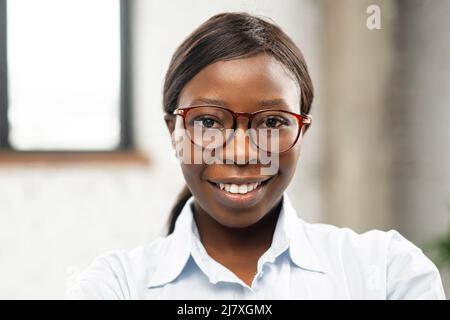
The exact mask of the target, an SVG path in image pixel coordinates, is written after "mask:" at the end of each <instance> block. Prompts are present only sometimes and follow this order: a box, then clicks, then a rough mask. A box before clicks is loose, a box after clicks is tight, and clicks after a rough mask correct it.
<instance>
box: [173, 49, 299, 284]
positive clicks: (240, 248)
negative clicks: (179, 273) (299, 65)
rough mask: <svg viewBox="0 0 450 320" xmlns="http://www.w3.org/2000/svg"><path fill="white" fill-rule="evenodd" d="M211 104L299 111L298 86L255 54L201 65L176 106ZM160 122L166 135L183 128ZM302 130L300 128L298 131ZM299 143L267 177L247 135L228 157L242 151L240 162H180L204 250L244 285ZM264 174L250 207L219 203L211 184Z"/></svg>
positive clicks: (243, 122) (262, 248)
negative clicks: (262, 182) (258, 194)
mask: <svg viewBox="0 0 450 320" xmlns="http://www.w3.org/2000/svg"><path fill="white" fill-rule="evenodd" d="M210 100H214V101H210ZM213 102H214V104H215V105H221V106H224V107H226V108H229V109H230V110H232V111H234V112H255V111H258V110H262V109H274V110H275V109H282V110H286V111H291V112H296V113H299V112H300V89H299V85H298V83H297V82H296V81H295V79H294V78H293V76H292V75H291V74H290V72H289V71H288V70H287V69H286V68H285V67H284V66H283V65H282V64H281V63H279V62H278V61H277V60H276V59H275V58H274V57H272V56H270V55H267V54H258V55H256V56H253V57H250V58H242V59H235V60H229V61H219V62H215V63H213V64H211V65H209V66H207V67H205V68H204V69H203V70H201V71H200V72H199V73H198V74H197V75H196V76H195V77H194V78H193V79H191V80H190V81H189V82H188V83H187V84H186V85H185V87H184V88H183V90H182V92H181V94H180V96H179V104H178V105H179V106H181V107H188V106H194V105H200V104H201V105H205V104H209V105H211V104H212V103H213ZM165 120H166V123H167V126H168V128H169V131H170V133H172V132H173V131H174V130H177V129H179V128H182V127H183V125H182V118H181V117H178V116H173V115H166V116H165ZM237 126H238V128H240V129H243V130H246V129H247V119H245V118H239V119H238V123H237ZM307 128H308V127H306V126H304V127H303V129H302V135H303V134H304V133H305V131H306V130H307ZM300 138H301V137H300ZM300 141H301V139H299V141H298V142H297V143H296V145H295V146H294V147H293V148H292V149H290V150H289V151H287V152H285V153H282V154H280V155H279V169H278V171H277V172H276V173H274V174H272V175H270V176H269V177H264V176H262V174H261V170H260V169H261V168H262V167H263V165H262V164H260V163H259V162H258V163H257V164H248V162H249V161H250V160H251V159H252V158H254V157H256V158H257V157H258V154H257V152H256V150H254V148H253V147H252V146H251V143H250V142H249V141H248V139H246V140H245V143H240V144H237V145H236V146H235V148H234V151H235V152H234V153H235V155H234V157H237V154H238V153H243V154H244V156H245V160H246V161H247V162H246V163H245V164H236V161H235V162H234V163H233V164H210V165H207V164H183V163H182V164H181V168H182V172H183V175H184V177H185V180H186V183H187V185H188V187H189V189H190V190H191V192H192V194H193V196H194V198H195V213H194V217H195V220H196V223H197V227H198V230H199V234H200V237H201V241H202V243H203V245H204V247H205V249H206V251H207V253H208V254H209V255H210V256H211V257H212V258H213V259H215V260H216V261H217V262H219V263H221V264H222V265H224V266H225V267H227V268H228V269H229V270H231V271H232V272H233V273H234V274H236V275H237V276H238V277H239V278H240V279H241V280H242V281H243V282H244V283H246V284H247V285H248V286H251V284H252V281H253V279H254V276H255V274H256V272H257V262H258V259H259V258H260V257H261V256H262V255H263V254H264V252H266V251H267V250H268V249H269V248H270V246H271V243H272V238H273V233H274V230H275V226H276V222H277V219H278V215H279V212H280V205H281V198H282V195H283V192H284V191H285V189H286V188H287V186H288V184H289V182H290V180H291V179H292V177H293V175H294V173H295V169H296V166H297V161H298V158H299V155H300ZM196 147H197V146H195V145H192V148H196ZM232 160H236V159H234V158H233V159H232ZM267 178H270V179H269V180H267V182H266V183H265V185H264V188H263V189H262V191H261V192H260V193H261V195H260V196H259V197H258V198H257V201H254V203H251V204H250V205H248V204H243V205H242V204H234V203H229V202H227V201H222V200H221V199H220V197H219V198H218V197H217V192H218V191H217V190H216V187H215V186H214V184H213V183H212V182H214V181H215V182H217V181H228V180H227V179H232V180H233V181H235V182H236V183H239V181H240V180H239V179H243V180H242V181H244V183H245V181H247V180H246V179H251V181H253V179H257V180H258V179H261V180H262V179H267Z"/></svg>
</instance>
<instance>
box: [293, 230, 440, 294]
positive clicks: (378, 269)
mask: <svg viewBox="0 0 450 320" xmlns="http://www.w3.org/2000/svg"><path fill="white" fill-rule="evenodd" d="M302 223H303V226H304V230H305V234H306V237H307V238H308V239H309V241H310V242H311V243H312V245H313V247H314V248H315V249H316V251H317V254H318V255H319V256H321V259H322V260H324V261H327V262H328V264H329V265H330V264H334V265H336V264H337V262H338V264H339V265H340V266H342V268H343V269H345V270H346V271H345V272H347V273H351V274H352V275H360V276H361V277H360V278H361V279H365V280H367V279H369V278H370V277H373V278H376V279H385V283H384V286H385V288H386V298H388V299H445V294H444V291H443V287H442V281H441V278H440V275H439V271H438V269H437V268H436V266H435V265H434V264H433V262H432V261H431V260H430V259H429V258H428V257H427V256H426V255H425V254H424V253H423V251H422V250H421V249H420V248H419V247H417V246H416V245H415V244H413V243H412V242H411V241H409V240H408V239H406V238H405V237H404V236H403V235H402V234H400V232H398V231H397V230H389V231H381V230H370V231H367V232H364V233H357V232H355V231H353V230H351V229H349V228H339V227H336V226H332V225H328V224H310V223H306V222H302ZM330 268H331V269H333V266H332V265H330Z"/></svg>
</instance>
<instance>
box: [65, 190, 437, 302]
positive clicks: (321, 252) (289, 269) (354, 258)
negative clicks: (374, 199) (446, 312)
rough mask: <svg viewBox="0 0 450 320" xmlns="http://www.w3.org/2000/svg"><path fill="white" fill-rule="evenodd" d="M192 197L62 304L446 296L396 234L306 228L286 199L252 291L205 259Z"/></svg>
mask: <svg viewBox="0 0 450 320" xmlns="http://www.w3.org/2000/svg"><path fill="white" fill-rule="evenodd" d="M193 201H194V199H193V198H192V197H191V198H190V199H189V200H188V201H187V203H186V204H185V206H184V208H183V210H182V212H181V214H180V216H179V217H178V219H177V222H176V225H175V231H174V232H173V233H172V234H171V235H169V236H166V237H160V238H158V239H156V240H154V241H152V242H150V243H149V244H147V245H144V246H140V247H137V248H135V249H132V250H121V251H111V252H108V253H105V254H102V255H100V256H98V257H97V258H96V259H94V261H93V262H92V263H91V265H90V266H88V267H87V268H86V269H85V270H84V271H83V272H81V273H80V274H79V275H78V276H77V277H76V279H75V280H74V281H72V283H70V285H69V286H68V288H67V291H66V298H68V299H445V294H444V291H443V287H442V282H441V278H440V275H439V272H438V270H437V268H436V266H435V265H434V264H433V263H432V262H431V261H430V260H429V259H428V258H427V257H426V256H425V255H424V254H423V252H422V251H421V250H420V249H419V248H418V247H416V246H415V245H414V244H412V243H411V242H410V241H408V240H407V239H405V238H404V237H403V236H402V235H400V233H398V232H397V231H395V230H390V231H387V232H383V231H379V230H371V231H368V232H365V233H362V234H358V233H355V232H353V231H352V230H350V229H348V228H337V227H335V226H331V225H326V224H310V223H307V222H305V221H303V220H302V219H300V218H299V217H298V216H297V213H296V211H295V209H294V208H293V207H292V205H291V203H290V202H289V199H288V197H287V195H286V194H284V195H283V200H282V201H283V203H282V209H281V212H280V214H279V217H278V221H277V224H276V227H275V231H274V235H273V239H272V244H271V246H270V248H269V249H268V250H267V251H266V252H265V253H264V254H263V255H262V256H261V257H260V259H259V261H258V264H257V272H256V274H255V277H254V279H253V282H252V283H251V286H249V285H247V284H245V283H244V282H243V281H242V280H241V279H239V278H238V277H237V276H236V275H235V274H234V273H233V272H232V271H230V270H229V269H227V268H226V267H225V266H223V265H221V264H220V263H218V262H217V261H215V260H214V259H212V258H211V257H210V256H209V255H208V253H207V252H206V250H205V248H204V246H203V245H202V242H201V241H200V237H199V233H198V229H197V226H196V223H195V219H194V217H193V209H192V208H193Z"/></svg>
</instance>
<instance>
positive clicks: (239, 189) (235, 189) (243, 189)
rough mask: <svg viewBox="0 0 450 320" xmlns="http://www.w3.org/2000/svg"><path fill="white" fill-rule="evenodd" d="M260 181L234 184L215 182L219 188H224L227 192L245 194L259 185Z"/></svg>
mask: <svg viewBox="0 0 450 320" xmlns="http://www.w3.org/2000/svg"><path fill="white" fill-rule="evenodd" d="M261 183H262V182H255V183H245V184H235V183H216V186H217V187H218V188H220V190H225V191H226V192H229V193H239V194H247V193H249V192H252V191H253V190H255V189H256V188H258V187H259V186H260V185H261Z"/></svg>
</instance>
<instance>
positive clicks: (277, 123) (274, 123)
mask: <svg viewBox="0 0 450 320" xmlns="http://www.w3.org/2000/svg"><path fill="white" fill-rule="evenodd" d="M288 125H289V121H288V120H287V119H285V118H283V117H281V116H267V117H265V118H264V119H262V121H261V123H260V124H259V127H263V128H264V127H265V128H270V129H276V128H280V127H281V126H288Z"/></svg>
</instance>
